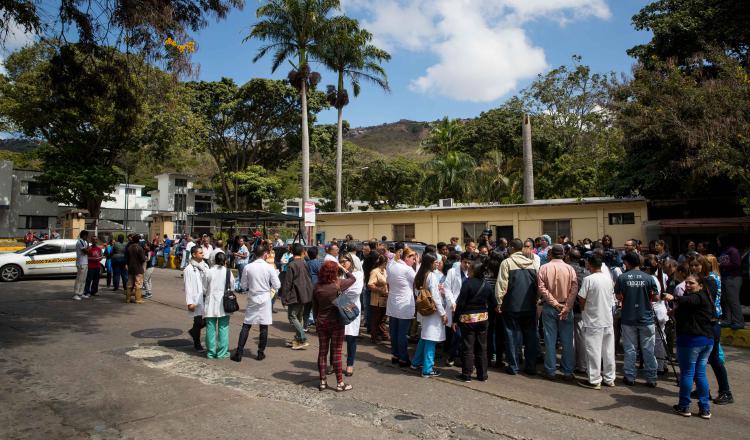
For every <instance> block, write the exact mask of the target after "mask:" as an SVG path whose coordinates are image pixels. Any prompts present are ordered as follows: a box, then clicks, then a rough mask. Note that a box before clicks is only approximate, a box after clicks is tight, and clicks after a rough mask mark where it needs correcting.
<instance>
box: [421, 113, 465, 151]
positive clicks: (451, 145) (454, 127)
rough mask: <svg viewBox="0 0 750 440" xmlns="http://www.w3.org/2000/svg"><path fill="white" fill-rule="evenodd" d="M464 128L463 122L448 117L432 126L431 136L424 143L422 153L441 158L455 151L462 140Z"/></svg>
mask: <svg viewBox="0 0 750 440" xmlns="http://www.w3.org/2000/svg"><path fill="white" fill-rule="evenodd" d="M462 127H463V126H462V124H461V121H459V120H458V119H449V118H448V117H447V116H446V117H444V118H443V119H441V120H439V121H437V122H434V123H432V124H430V136H429V137H428V138H427V139H425V140H424V141H422V148H421V150H422V153H426V154H434V155H436V156H440V155H445V154H447V153H448V152H449V151H453V150H455V149H456V148H457V146H458V142H459V141H460V138H461V128H462Z"/></svg>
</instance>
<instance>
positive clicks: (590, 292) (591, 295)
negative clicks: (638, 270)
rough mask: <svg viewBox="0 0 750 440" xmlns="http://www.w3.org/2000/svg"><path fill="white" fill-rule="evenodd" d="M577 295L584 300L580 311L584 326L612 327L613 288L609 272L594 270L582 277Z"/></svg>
mask: <svg viewBox="0 0 750 440" xmlns="http://www.w3.org/2000/svg"><path fill="white" fill-rule="evenodd" d="M578 296H580V297H581V298H583V299H585V300H586V305H585V306H584V308H583V312H582V313H581V315H582V320H583V321H582V324H583V326H584V327H589V328H609V327H612V325H613V320H612V308H613V307H614V305H615V289H614V286H613V285H612V277H611V276H610V275H609V273H606V272H596V273H593V274H591V275H589V276H587V277H586V278H584V279H583V282H582V283H581V290H579V291H578Z"/></svg>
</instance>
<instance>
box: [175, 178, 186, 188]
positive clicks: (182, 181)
mask: <svg viewBox="0 0 750 440" xmlns="http://www.w3.org/2000/svg"><path fill="white" fill-rule="evenodd" d="M174 186H176V187H178V188H185V187H186V186H187V179H174Z"/></svg>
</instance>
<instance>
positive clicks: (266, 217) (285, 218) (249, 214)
mask: <svg viewBox="0 0 750 440" xmlns="http://www.w3.org/2000/svg"><path fill="white" fill-rule="evenodd" d="M188 216H189V217H200V218H204V219H214V220H234V221H241V222H301V221H302V217H296V216H293V215H288V214H281V213H275V212H267V211H234V212H204V213H195V214H188Z"/></svg>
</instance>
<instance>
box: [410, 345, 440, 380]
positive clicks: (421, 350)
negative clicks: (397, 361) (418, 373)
mask: <svg viewBox="0 0 750 440" xmlns="http://www.w3.org/2000/svg"><path fill="white" fill-rule="evenodd" d="M436 346H437V342H435V341H428V340H426V339H420V340H419V342H418V343H417V351H416V352H415V353H414V359H412V361H411V364H412V365H413V366H415V367H419V366H421V367H422V374H430V373H432V369H433V368H434V367H435V348H436Z"/></svg>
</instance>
